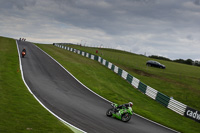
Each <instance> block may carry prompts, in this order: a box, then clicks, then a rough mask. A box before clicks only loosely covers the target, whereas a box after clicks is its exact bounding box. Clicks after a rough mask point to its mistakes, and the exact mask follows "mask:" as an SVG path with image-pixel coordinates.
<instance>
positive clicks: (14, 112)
mask: <svg viewBox="0 0 200 133" xmlns="http://www.w3.org/2000/svg"><path fill="white" fill-rule="evenodd" d="M0 118H1V120H0V132H1V133H6V132H8V133H13V132H25V133H26V132H33V133H34V132H37V133H38V132H45V133H46V132H52V133H60V132H66V133H73V131H72V130H70V129H69V128H68V127H67V126H65V125H64V124H63V123H61V122H60V121H59V120H58V119H57V118H55V117H54V116H53V115H52V114H50V113H49V112H48V111H47V110H45V109H44V108H43V107H42V106H41V105H40V104H39V103H38V102H37V101H36V100H35V98H34V97H33V96H32V95H31V94H30V93H29V91H28V90H27V88H26V87H25V85H24V82H23V81H22V78H21V73H20V69H19V59H18V53H17V47H16V42H15V40H13V39H9V38H4V37H0Z"/></svg>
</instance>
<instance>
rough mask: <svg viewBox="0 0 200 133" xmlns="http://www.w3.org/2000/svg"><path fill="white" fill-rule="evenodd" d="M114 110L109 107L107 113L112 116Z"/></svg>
mask: <svg viewBox="0 0 200 133" xmlns="http://www.w3.org/2000/svg"><path fill="white" fill-rule="evenodd" d="M112 112H113V109H109V110H108V111H107V112H106V115H107V116H109V117H111V116H112Z"/></svg>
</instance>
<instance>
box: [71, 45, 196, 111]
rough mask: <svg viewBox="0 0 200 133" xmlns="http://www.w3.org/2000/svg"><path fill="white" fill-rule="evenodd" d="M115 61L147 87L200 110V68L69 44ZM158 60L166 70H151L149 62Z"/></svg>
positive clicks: (122, 52)
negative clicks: (147, 62) (147, 63)
mask: <svg viewBox="0 0 200 133" xmlns="http://www.w3.org/2000/svg"><path fill="white" fill-rule="evenodd" d="M69 46H70V47H73V48H76V49H80V50H83V51H86V52H89V53H92V54H96V50H98V54H96V55H98V56H102V57H103V58H104V59H106V60H108V61H109V62H112V63H113V64H115V65H116V66H119V67H120V68H122V69H123V70H125V71H127V72H128V73H130V74H131V75H133V76H134V77H136V78H138V79H140V80H141V81H142V82H143V83H145V84H146V85H149V86H151V87H152V88H154V89H156V90H158V91H159V92H162V93H164V94H166V95H168V96H173V98H174V99H176V100H178V101H180V102H182V103H184V104H186V105H189V106H191V107H193V108H196V109H197V110H200V104H198V103H200V87H199V86H200V67H197V66H191V65H185V64H180V63H175V62H170V61H163V60H156V59H151V58H148V57H145V56H142V55H136V54H132V53H129V52H125V51H120V50H113V49H99V48H90V47H80V46H77V45H69ZM148 60H156V61H159V62H160V63H162V64H164V65H165V66H166V69H165V70H163V69H158V68H153V67H147V66H146V61H148Z"/></svg>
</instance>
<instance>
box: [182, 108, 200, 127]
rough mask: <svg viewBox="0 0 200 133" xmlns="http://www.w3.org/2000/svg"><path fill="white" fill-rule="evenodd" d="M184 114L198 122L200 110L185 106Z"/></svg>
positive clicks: (199, 120)
mask: <svg viewBox="0 0 200 133" xmlns="http://www.w3.org/2000/svg"><path fill="white" fill-rule="evenodd" d="M184 115H185V117H188V118H190V119H193V120H195V121H197V122H199V123H200V111H197V110H195V109H192V108H190V107H187V108H186V110H185V114H184Z"/></svg>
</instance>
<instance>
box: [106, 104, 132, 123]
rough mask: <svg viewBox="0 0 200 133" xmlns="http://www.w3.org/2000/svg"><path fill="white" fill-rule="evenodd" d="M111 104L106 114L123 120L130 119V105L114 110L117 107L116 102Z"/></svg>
mask: <svg viewBox="0 0 200 133" xmlns="http://www.w3.org/2000/svg"><path fill="white" fill-rule="evenodd" d="M111 106H112V108H111V109H108V111H107V112H106V115H107V116H109V117H111V116H112V117H114V118H117V119H120V120H122V121H123V122H128V121H129V120H130V119H131V116H132V115H133V110H132V108H131V107H128V108H125V107H123V108H122V109H119V110H116V109H117V107H118V105H117V104H115V103H112V104H111Z"/></svg>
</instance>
